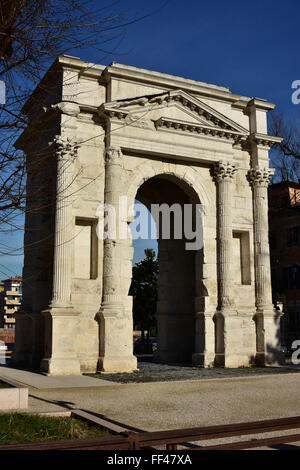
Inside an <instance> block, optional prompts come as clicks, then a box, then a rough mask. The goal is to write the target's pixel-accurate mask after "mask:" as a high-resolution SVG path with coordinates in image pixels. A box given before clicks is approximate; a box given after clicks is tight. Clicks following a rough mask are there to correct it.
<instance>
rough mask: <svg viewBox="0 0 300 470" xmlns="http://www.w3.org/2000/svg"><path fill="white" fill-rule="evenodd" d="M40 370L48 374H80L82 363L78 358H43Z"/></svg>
mask: <svg viewBox="0 0 300 470" xmlns="http://www.w3.org/2000/svg"><path fill="white" fill-rule="evenodd" d="M40 370H41V371H42V372H45V374H46V375H80V374H81V373H80V364H79V361H78V360H77V359H68V358H62V359H58V358H54V357H51V358H50V359H49V358H45V359H42V361H41V364H40Z"/></svg>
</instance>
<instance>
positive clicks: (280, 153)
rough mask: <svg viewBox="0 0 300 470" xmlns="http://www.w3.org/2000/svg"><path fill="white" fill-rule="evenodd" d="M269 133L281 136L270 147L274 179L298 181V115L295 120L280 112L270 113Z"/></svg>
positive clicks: (299, 129) (299, 146)
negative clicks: (276, 142) (278, 140)
mask: <svg viewBox="0 0 300 470" xmlns="http://www.w3.org/2000/svg"><path fill="white" fill-rule="evenodd" d="M271 133H272V134H273V135H275V136H277V137H283V140H282V142H281V143H279V144H276V146H275V147H274V148H273V149H272V154H271V160H272V165H273V167H274V168H276V170H277V171H276V174H275V181H293V182H298V181H300V115H299V117H298V119H296V120H293V121H291V120H288V119H286V118H284V116H283V115H282V113H279V112H274V111H273V112H272V113H271Z"/></svg>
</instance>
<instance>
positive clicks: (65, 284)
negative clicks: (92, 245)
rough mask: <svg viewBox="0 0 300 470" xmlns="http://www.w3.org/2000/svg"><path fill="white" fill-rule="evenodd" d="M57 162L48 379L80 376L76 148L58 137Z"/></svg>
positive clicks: (47, 317)
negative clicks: (74, 291)
mask: <svg viewBox="0 0 300 470" xmlns="http://www.w3.org/2000/svg"><path fill="white" fill-rule="evenodd" d="M52 145H53V148H54V151H55V155H56V158H57V187H56V207H55V234H54V259H53V287H52V301H51V303H50V305H49V308H48V309H47V310H45V311H44V312H43V315H44V317H45V319H44V323H45V357H44V359H42V361H41V370H43V371H45V372H47V373H48V374H50V375H76V374H80V365H79V361H78V358H77V355H76V352H75V344H74V340H75V338H76V335H77V334H78V319H77V317H78V314H77V313H76V312H74V310H73V307H72V304H71V279H72V271H71V268H72V254H73V253H72V238H73V219H72V196H71V193H72V178H73V173H72V166H73V161H74V159H75V158H76V156H77V149H78V145H77V144H76V142H72V140H71V139H70V138H68V137H66V138H64V137H60V136H57V137H56V138H55V140H54V143H53V144H52Z"/></svg>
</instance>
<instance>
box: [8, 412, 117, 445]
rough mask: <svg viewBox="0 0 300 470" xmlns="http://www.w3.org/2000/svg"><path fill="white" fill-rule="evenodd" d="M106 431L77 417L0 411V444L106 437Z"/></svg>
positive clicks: (107, 434)
mask: <svg viewBox="0 0 300 470" xmlns="http://www.w3.org/2000/svg"><path fill="white" fill-rule="evenodd" d="M109 435H110V434H109V433H108V431H105V430H103V429H101V428H100V427H98V426H94V425H90V424H88V423H85V422H83V421H81V420H79V419H75V418H64V417H57V418H56V417H49V416H38V415H30V414H27V413H16V412H15V413H0V445H5V444H22V443H25V442H47V441H57V440H66V439H71V440H72V439H88V438H95V437H105V436H106V437H107V436H109Z"/></svg>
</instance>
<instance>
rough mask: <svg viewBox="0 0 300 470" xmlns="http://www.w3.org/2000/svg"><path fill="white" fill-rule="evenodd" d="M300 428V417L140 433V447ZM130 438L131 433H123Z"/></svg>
mask: <svg viewBox="0 0 300 470" xmlns="http://www.w3.org/2000/svg"><path fill="white" fill-rule="evenodd" d="M298 427H300V417H299V416H297V417H292V418H279V419H272V420H264V421H254V422H249V423H237V424H229V425H224V426H223V425H218V426H209V427H202V428H189V429H175V430H171V431H158V432H149V433H139V434H138V435H137V436H138V440H139V442H140V445H141V446H143V445H144V444H149V445H151V446H153V445H159V444H176V443H177V444H178V443H182V442H193V441H197V440H207V439H219V438H225V437H233V436H239V435H243V434H255V433H265V432H272V431H281V430H288V429H294V428H298ZM123 434H125V435H128V436H130V435H131V433H123Z"/></svg>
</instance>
